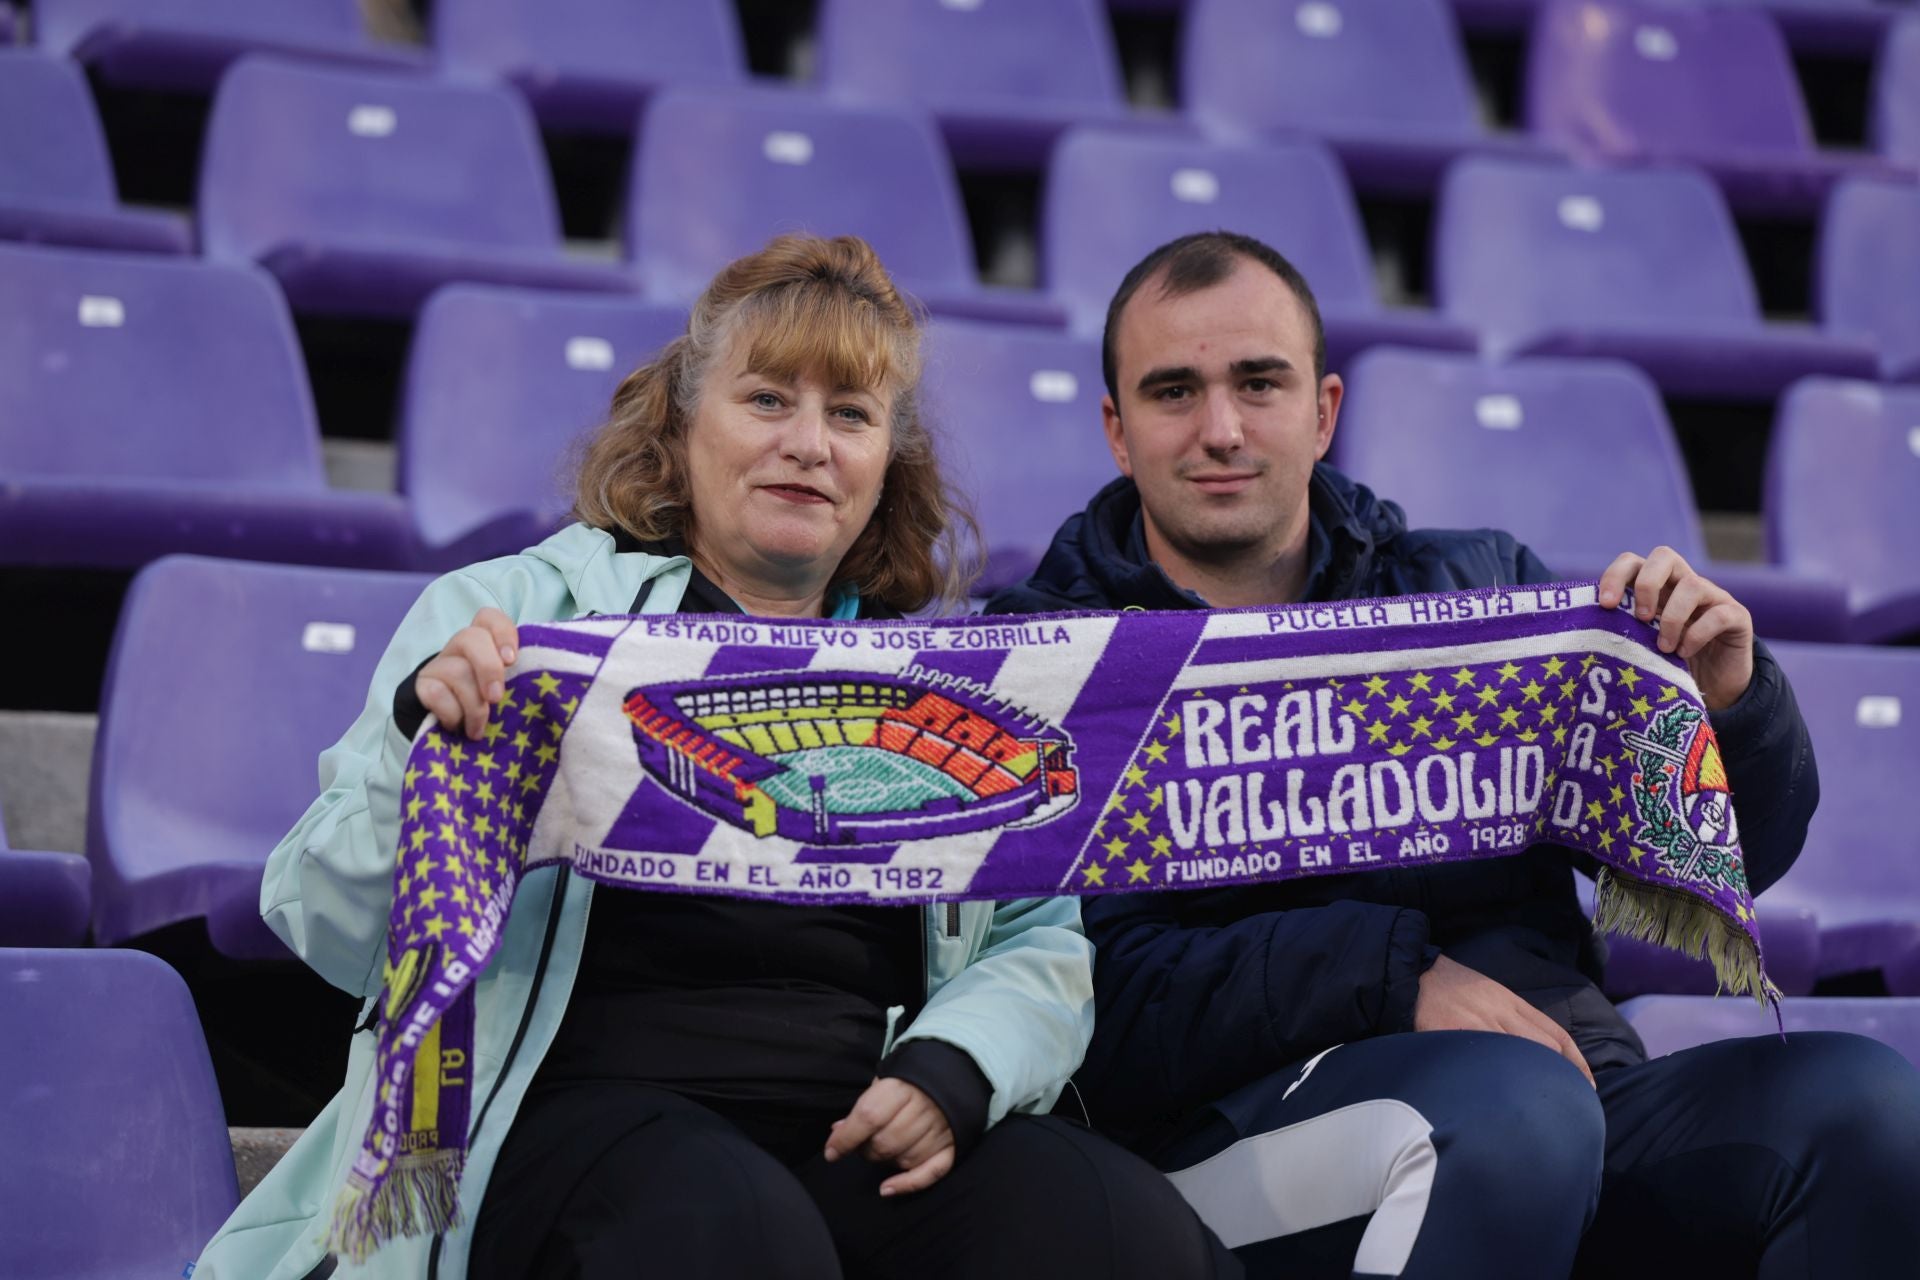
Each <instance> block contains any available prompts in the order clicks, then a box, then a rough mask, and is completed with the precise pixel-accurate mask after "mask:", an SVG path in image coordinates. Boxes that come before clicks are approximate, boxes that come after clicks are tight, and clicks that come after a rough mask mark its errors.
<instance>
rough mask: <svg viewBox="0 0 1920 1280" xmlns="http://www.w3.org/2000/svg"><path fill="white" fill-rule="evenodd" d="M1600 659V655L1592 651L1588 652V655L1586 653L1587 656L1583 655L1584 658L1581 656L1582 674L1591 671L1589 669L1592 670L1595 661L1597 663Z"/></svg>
mask: <svg viewBox="0 0 1920 1280" xmlns="http://www.w3.org/2000/svg"><path fill="white" fill-rule="evenodd" d="M1598 661H1600V658H1599V656H1598V655H1597V654H1591V653H1589V654H1587V655H1586V656H1585V657H1583V658H1581V659H1580V674H1581V675H1585V674H1586V673H1587V672H1588V671H1589V670H1590V669H1591V668H1592V667H1593V664H1594V663H1596V662H1598Z"/></svg>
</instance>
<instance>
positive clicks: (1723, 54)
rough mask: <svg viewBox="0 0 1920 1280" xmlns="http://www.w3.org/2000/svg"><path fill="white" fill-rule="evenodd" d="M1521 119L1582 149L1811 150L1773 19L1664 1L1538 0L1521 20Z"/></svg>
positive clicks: (1597, 152)
mask: <svg viewBox="0 0 1920 1280" xmlns="http://www.w3.org/2000/svg"><path fill="white" fill-rule="evenodd" d="M1526 117H1527V123H1528V125H1529V127H1531V128H1532V130H1533V131H1534V132H1535V133H1537V134H1539V135H1541V136H1542V137H1545V138H1548V139H1551V140H1552V141H1554V142H1558V143H1561V144H1562V145H1565V146H1567V147H1570V148H1572V149H1574V150H1575V151H1577V152H1580V153H1583V154H1586V155H1592V156H1622V155H1675V154H1699V153H1706V152H1714V151H1721V152H1785V153H1804V152H1810V151H1812V150H1813V149H1814V141H1813V126H1812V125H1811V124H1810V123H1809V122H1808V119H1807V108H1806V103H1805V101H1804V100H1803V99H1802V98H1801V96H1800V82H1799V80H1798V78H1797V77H1796V76H1795V74H1794V70H1793V59H1792V57H1791V56H1790V55H1789V54H1788V52H1787V45H1786V41H1785V40H1783V39H1781V37H1780V31H1779V28H1777V27H1776V26H1775V25H1774V22H1773V18H1772V17H1771V16H1769V15H1768V14H1766V13H1762V12H1759V11H1757V10H1750V9H1729V8H1720V7H1715V6H1712V5H1706V6H1701V7H1697V8H1695V7H1689V6H1684V5H1675V4H1673V3H1671V0H1664V2H1663V0H1549V3H1547V4H1546V5H1545V6H1543V7H1542V9H1541V10H1540V13H1539V15H1538V16H1537V17H1536V18H1535V19H1534V23H1533V39H1532V46H1531V49H1530V50H1529V53H1528V57H1527V87H1526Z"/></svg>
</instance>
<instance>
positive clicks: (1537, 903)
mask: <svg viewBox="0 0 1920 1280" xmlns="http://www.w3.org/2000/svg"><path fill="white" fill-rule="evenodd" d="M1104 361H1105V372H1106V383H1107V397H1106V399H1105V401H1104V403H1103V405H1102V411H1103V415H1104V419H1105V427H1106V438H1107V443H1108V445H1109V446H1110V447H1111V449H1112V451H1113V456H1114V459H1115V461H1116V462H1118V464H1119V467H1120V471H1121V476H1122V478H1121V479H1119V480H1116V481H1115V482H1114V483H1113V484H1111V485H1109V486H1107V488H1105V489H1103V490H1102V491H1101V492H1100V493H1099V494H1098V495H1096V496H1095V497H1094V499H1093V500H1092V502H1091V503H1090V504H1089V505H1088V506H1087V508H1086V510H1085V511H1084V512H1082V513H1081V514H1079V515H1076V516H1074V517H1072V518H1071V519H1069V520H1068V521H1067V522H1066V524H1065V525H1063V526H1062V527H1061V529H1060V532H1059V534H1058V535H1057V537H1056V538H1055V540H1054V543H1053V546H1052V549H1051V550H1050V551H1049V552H1048V554H1047V557H1046V559H1045V560H1044V561H1043V562H1042V564H1041V566H1040V568H1039V570H1038V571H1037V573H1036V574H1035V576H1034V577H1033V578H1032V579H1031V580H1030V581H1028V582H1027V583H1026V584H1024V585H1023V586H1020V587H1016V588H1012V589H1009V590H1008V591H1005V592H1003V593H1001V594H1000V595H999V596H997V597H995V599H994V600H993V601H992V602H991V604H990V606H989V608H990V610H991V611H998V612H1015V611H1020V612H1037V611H1052V610H1061V609H1117V608H1147V609H1162V608H1171V609H1191V608H1199V607H1206V606H1213V607H1229V606H1242V605H1268V604H1282V603H1288V602H1293V601H1299V600H1314V601H1319V600H1332V599H1351V598H1365V597H1378V596H1389V595H1399V594H1408V593H1414V592H1432V591H1449V590H1456V589H1461V588H1469V587H1488V586H1500V585H1512V584H1518V583H1530V582H1543V581H1549V580H1551V574H1550V573H1549V571H1548V570H1547V568H1546V566H1544V565H1543V564H1541V562H1540V561H1539V560H1538V558H1536V557H1535V556H1534V555H1533V554H1532V553H1531V552H1530V551H1528V550H1527V549H1526V548H1525V547H1524V546H1521V545H1520V544H1518V543H1517V542H1516V541H1515V540H1514V539H1513V538H1512V537H1510V536H1508V535H1507V534H1504V533H1497V532H1492V531H1486V530H1481V531H1475V532H1442V531H1430V530H1422V531H1416V530H1409V529H1407V528H1406V526H1405V524H1404V521H1403V519H1402V516H1401V513H1400V510H1399V509H1398V508H1397V507H1395V506H1394V505H1393V504H1391V503H1389V502H1383V501H1381V500H1380V499H1378V498H1376V497H1375V496H1374V495H1372V494H1371V493H1369V492H1368V491H1367V490H1366V489H1365V488H1363V487H1361V486H1359V485H1357V484H1354V483H1353V482H1352V481H1350V480H1348V479H1346V478H1345V477H1344V476H1342V475H1340V474H1339V473H1338V472H1337V471H1334V470H1333V469H1331V468H1329V467H1327V466H1325V465H1324V464H1323V463H1321V462H1320V459H1321V458H1323V457H1324V456H1325V454H1326V452H1327V447H1328V445H1329V444H1330V443H1331V441H1332V438H1333V432H1334V428H1335V424H1336V423H1337V421H1338V418H1339V411H1340V400H1341V394H1342V385H1341V381H1340V379H1339V378H1338V377H1337V376H1333V375H1329V374H1327V373H1326V372H1325V343H1324V339H1323V336H1322V333H1321V327H1320V319H1319V314H1318V310H1317V308H1316V306H1315V304H1314V300H1313V294H1312V292H1311V290H1310V289H1309V288H1308V286H1307V284H1306V282H1305V281H1304V280H1303V279H1301V277H1300V275H1299V273H1298V272H1297V271H1296V270H1295V269H1294V268H1293V267H1292V265H1291V264H1289V263H1288V262H1287V261H1286V260H1285V259H1284V258H1282V257H1281V256H1280V255H1279V254H1278V253H1276V252H1274V251H1273V250H1272V249H1270V248H1268V247H1267V246H1266V245H1263V244H1261V243H1259V242H1258V241H1255V240H1251V239H1249V238H1247V237H1243V236H1236V235H1231V234H1227V233H1208V234H1204V235H1196V236H1188V237H1185V238H1183V239H1180V240H1176V241H1174V242H1172V243H1171V244H1168V245H1165V246H1163V247H1161V248H1160V249H1157V250H1155V251H1154V252H1153V253H1152V254H1150V255H1149V256H1148V257H1147V258H1146V259H1145V260H1144V261H1142V262H1141V263H1140V264H1139V265H1138V266H1136V267H1135V268H1134V269H1133V271H1132V272H1130V273H1129V274H1128V276H1127V277H1126V279H1125V281H1124V282H1123V283H1122V284H1121V286H1120V289H1119V291H1118V293H1117V294H1116V295H1115V297H1114V300H1113V303H1112V306H1111V308H1110V309H1109V311H1108V316H1107V326H1106V336H1105V350H1104ZM1629 590H1631V591H1632V592H1633V595H1634V601H1635V607H1636V611H1637V613H1638V614H1639V616H1640V617H1642V618H1653V617H1656V616H1657V617H1658V618H1659V619H1660V623H1659V627H1660V639H1659V643H1660V647H1661V648H1662V649H1663V650H1665V651H1667V652H1671V653H1677V654H1678V655H1679V656H1680V657H1682V658H1683V659H1685V660H1686V661H1687V662H1688V664H1689V666H1690V668H1691V670H1692V672H1693V675H1694V677H1695V680H1696V682H1697V683H1698V685H1699V687H1700V690H1701V692H1702V695H1703V697H1704V700H1705V703H1706V706H1707V708H1708V710H1709V712H1710V713H1711V717H1712V721H1713V725H1714V728H1715V730H1716V731H1717V733H1718V735H1719V738H1720V742H1721V744H1722V746H1723V750H1724V751H1725V761H1726V768H1727V770H1728V772H1729V773H1730V774H1731V776H1732V778H1733V782H1734V789H1735V794H1736V795H1737V796H1738V797H1739V799H1740V812H1739V824H1740V830H1741V833H1742V847H1743V850H1744V853H1745V857H1746V862H1747V871H1748V876H1749V879H1750V881H1751V886H1752V888H1753V890H1754V891H1755V892H1758V891H1760V890H1763V889H1765V888H1766V887H1767V886H1768V885H1769V884H1771V883H1773V882H1774V881H1775V880H1777V879H1778V878H1779V877H1780V876H1781V875H1782V874H1783V873H1784V872H1785V871H1786V870H1787V869H1788V867H1789V866H1790V865H1791V864H1792V862H1793V860H1794V858H1795V857H1796V856H1797V854H1798V852H1799V848H1800V844H1801V841H1802V839H1803V837H1804V835H1805V832H1806V827H1807V822H1808V820H1809V818H1810V817H1811V816H1812V813H1813V809H1814V805H1815V801H1816V798H1817V789H1818V788H1817V782H1816V778H1815V773H1814V764H1813V756H1812V750H1811V747H1810V744H1809V742H1808V738H1807V732H1806V728H1805V725H1804V723H1803V722H1802V720H1801V718H1800V714H1799V711H1798V708H1797V707H1796V705H1795V703H1794V699H1793V694H1792V691H1791V690H1790V689H1789V688H1788V685H1787V682H1786V680H1785V678H1784V677H1783V676H1782V675H1781V672H1780V669H1779V667H1778V666H1777V665H1775V663H1774V661H1773V660H1772V658H1771V657H1770V656H1768V654H1767V652H1766V650H1765V649H1764V647H1762V646H1760V645H1758V644H1757V643H1756V642H1755V640H1754V637H1753V626H1752V621H1751V619H1750V618H1749V616H1748V614H1747V611H1746V610H1745V609H1744V608H1742V607H1741V606H1740V604H1739V602H1738V601H1736V600H1735V599H1733V597H1732V596H1730V595H1729V594H1728V593H1727V592H1726V591H1724V590H1723V589H1721V588H1720V587H1718V586H1716V585H1715V584H1714V583H1712V582H1711V581H1709V580H1708V579H1706V578H1704V577H1702V576H1701V575H1700V574H1699V573H1698V572H1696V571H1695V570H1694V568H1693V567H1692V566H1691V565H1689V564H1687V562H1686V561H1685V560H1684V559H1682V558H1681V557H1680V556H1678V555H1676V554H1675V553H1674V552H1673V551H1672V550H1670V549H1668V548H1664V547H1662V548H1657V549H1655V550H1654V551H1652V552H1651V553H1650V554H1648V555H1646V556H1644V557H1642V556H1640V555H1635V554H1623V555H1621V556H1620V557H1619V559H1617V560H1616V561H1615V562H1614V563H1613V564H1612V566H1611V567H1610V568H1609V569H1608V570H1607V572H1606V574H1605V576H1604V577H1603V578H1602V579H1601V587H1600V602H1601V604H1603V605H1607V606H1611V605H1614V604H1617V603H1619V602H1620V600H1621V599H1622V598H1623V594H1624V593H1625V592H1626V591H1629ZM1576 856H1577V855H1574V854H1572V853H1570V852H1569V851H1568V850H1566V849H1563V848H1560V847H1558V846H1553V845H1537V846H1535V847H1533V848H1532V849H1530V850H1528V851H1527V852H1525V853H1522V854H1519V855H1516V856H1512V857H1507V858H1502V859H1497V860H1490V861H1474V862H1467V863H1456V864H1450V865H1443V866H1437V867H1423V868H1410V869H1404V870H1383V871H1375V872H1365V873H1353V874H1345V875H1339V876H1328V877H1320V878H1309V879H1302V880H1293V881H1286V882H1281V883H1276V884H1269V885H1262V886H1255V887H1249V888H1233V889H1218V890H1203V891H1196V892H1191V893H1180V892H1170V893H1153V894H1138V895H1123V896H1115V897H1108V898H1100V899H1089V900H1088V901H1087V903H1086V905H1085V911H1084V915H1085V920H1086V925H1087V929H1088V932H1089V934H1090V935H1091V936H1092V937H1093V939H1094V941H1095V944H1096V946H1097V948H1098V962H1097V964H1096V966H1095V985H1096V991H1097V1001H1098V1023H1097V1028H1096V1032H1095V1038H1094V1043H1093V1047H1092V1049H1091V1051H1090V1052H1089V1055H1088V1058H1087V1063H1086V1066H1085V1067H1084V1069H1083V1071H1082V1073H1081V1074H1080V1076H1079V1077H1078V1080H1079V1083H1080V1085H1081V1087H1082V1090H1083V1092H1084V1094H1085V1098H1086V1103H1087V1107H1088V1110H1089V1112H1090V1114H1091V1118H1092V1120H1093V1121H1094V1123H1095V1124H1097V1125H1100V1126H1102V1127H1105V1128H1107V1129H1109V1130H1110V1131H1112V1132H1115V1133H1117V1134H1119V1135H1120V1136H1122V1137H1123V1138H1125V1139H1127V1140H1128V1141H1130V1142H1132V1143H1133V1144H1134V1145H1135V1146H1136V1147H1137V1148H1138V1149H1140V1150H1141V1151H1143V1152H1144V1153H1146V1154H1147V1155H1148V1156H1149V1157H1151V1158H1152V1159H1154V1160H1155V1161H1156V1163H1158V1164H1159V1165H1160V1166H1161V1167H1162V1168H1163V1169H1166V1170H1168V1171H1169V1172H1170V1173H1171V1174H1172V1176H1173V1177H1174V1180H1175V1181H1176V1182H1177V1183H1178V1184H1179V1185H1180V1186H1181V1188H1182V1189H1183V1190H1184V1191H1185V1192H1187V1194H1188V1196H1189V1198H1190V1199H1192V1200H1193V1201H1194V1202H1195V1204H1196V1206H1197V1207H1198V1208H1199V1210H1200V1212H1201V1216H1202V1217H1203V1218H1205V1219H1207V1221H1208V1222H1209V1225H1211V1226H1213V1227H1214V1228H1215V1229H1216V1230H1217V1231H1218V1232H1219V1233H1220V1235H1221V1236H1222V1238H1223V1239H1225V1240H1226V1242H1227V1243H1228V1244H1229V1245H1231V1246H1234V1247H1236V1249H1237V1250H1238V1251H1239V1252H1240V1253H1241V1255H1242V1257H1243V1258H1245V1259H1246V1260H1247V1261H1248V1262H1249V1264H1250V1268H1249V1269H1250V1272H1251V1273H1254V1274H1271V1275H1286V1276H1289V1277H1292V1276H1300V1275H1310V1274H1340V1275H1345V1274H1348V1273H1349V1272H1351V1273H1352V1274H1357V1275H1402V1276H1409V1277H1412V1276H1419V1277H1431V1276H1474V1277H1488V1276H1499V1277H1529V1276H1542V1277H1546V1276H1553V1277H1563V1276H1566V1275H1568V1274H1569V1273H1570V1272H1574V1271H1575V1270H1576V1269H1577V1270H1578V1273H1579V1274H1583V1275H1595V1276H1626V1275H1632V1276H1635V1277H1641V1276H1661V1275H1668V1274H1673V1275H1687V1276H1718V1275H1740V1276H1747V1275H1755V1274H1758V1275H1761V1276H1764V1277H1768V1278H1769V1280H1772V1278H1773V1277H1778V1276H1810V1275H1819V1276H1868V1275H1890V1274H1896V1273H1902V1272H1907V1273H1910V1272H1911V1269H1912V1268H1913V1266H1914V1265H1915V1261H1914V1260H1915V1259H1916V1258H1920V1227H1916V1224H1915V1215H1913V1214H1912V1212H1911V1206H1912V1205H1913V1204H1914V1203H1915V1202H1916V1199H1915V1198H1916V1196H1920V1073H1916V1072H1915V1071H1913V1069H1912V1068H1911V1067H1909V1066H1908V1065H1907V1064H1906V1063H1905V1062H1904V1061H1903V1060H1901V1059H1900V1058H1899V1056H1898V1055H1897V1054H1895V1053H1894V1052H1893V1051H1891V1050H1890V1049H1887V1048H1885V1047H1884V1046H1881V1045H1878V1044H1876V1043H1874V1042H1872V1041H1868V1040H1865V1039H1861V1038H1858V1037H1851V1036H1841V1035H1795V1036H1794V1037H1792V1038H1791V1040H1783V1039H1782V1038H1780V1037H1778V1036H1769V1037H1763V1038H1759V1039H1754V1040H1743V1041H1731V1042H1725V1043H1721V1044H1716V1045H1709V1046H1703V1047H1701V1048H1698V1049H1694V1050H1691V1051H1688V1052H1686V1053H1679V1054H1674V1055H1671V1056H1670V1057H1666V1058H1662V1059H1658V1060H1655V1061H1652V1062H1649V1061H1648V1060H1647V1058H1646V1052H1645V1050H1644V1048H1643V1047H1642V1045H1641V1043H1640V1040H1639V1038H1638V1037H1637V1036H1636V1035H1635V1034H1634V1032H1633V1029H1632V1028H1631V1027H1630V1026H1628V1025H1627V1023H1626V1021H1625V1020H1624V1019H1623V1018H1621V1017H1620V1015H1619V1014H1618V1013H1617V1012H1616V1011H1615V1010H1614V1008H1613V1006H1612V1005H1611V1004H1610V1003H1609V1002H1608V1001H1607V1000H1606V998H1605V997H1604V996H1602V995H1601V993H1600V992H1599V990H1598V989H1597V988H1596V986H1595V985H1594V978H1595V976H1596V975H1597V972H1598V957H1597V955H1596V951H1595V946H1594V943H1593V940H1592V934H1591V930H1590V927H1589V925H1588V923H1587V921H1586V919H1585V918H1584V917H1583V915H1582V913H1581V910H1580V908H1579V906H1578V904H1577V903H1576V901H1575V897H1574V880H1573V874H1574V873H1573V862H1574V860H1575V857H1576ZM1409 1033H1410V1034H1409ZM1583 1232H1584V1237H1583Z"/></svg>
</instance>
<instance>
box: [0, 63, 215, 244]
mask: <svg viewBox="0 0 1920 1280" xmlns="http://www.w3.org/2000/svg"><path fill="white" fill-rule="evenodd" d="M0 119H4V120H6V121H7V127H6V128H5V129H4V130H0V240H30V241H39V242H42V243H46V244H64V245H76V246H79V247H82V248H99V249H135V250H145V251H148V252H151V253H187V252H190V251H191V250H192V248H193V237H192V234H191V232H190V229H189V227H188V225H187V222H186V220H185V219H184V218H181V217H179V216H178V215H176V214H172V213H164V212H160V211H156V210H147V209H126V208H122V207H121V205H120V198H119V195H118V194H117V193H116V191H115V188H114V180H113V165H112V162H111V160H110V159H109V157H108V155H107V140H106V136H105V135H104V134H103V133H102V132H101V130H100V116H99V113H98V111H96V110H95V108H94V105H93V97H92V95H91V94H90V93H88V91H87V80H86V77H85V76H84V75H82V74H81V72H80V68H79V67H77V66H75V65H74V64H73V63H72V62H69V61H67V60H66V59H64V58H49V57H47V56H46V55H44V54H40V53H36V52H34V51H32V50H30V49H0Z"/></svg>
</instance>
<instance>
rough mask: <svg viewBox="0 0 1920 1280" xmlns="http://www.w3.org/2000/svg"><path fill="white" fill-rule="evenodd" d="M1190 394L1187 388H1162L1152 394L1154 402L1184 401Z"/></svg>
mask: <svg viewBox="0 0 1920 1280" xmlns="http://www.w3.org/2000/svg"><path fill="white" fill-rule="evenodd" d="M1189 394H1191V392H1190V389H1189V388H1187V387H1180V386H1173V387H1162V388H1160V390H1159V391H1157V392H1156V393H1155V394H1154V398H1155V399H1156V400H1185V399H1186V398H1187V396H1188V395H1189Z"/></svg>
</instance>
